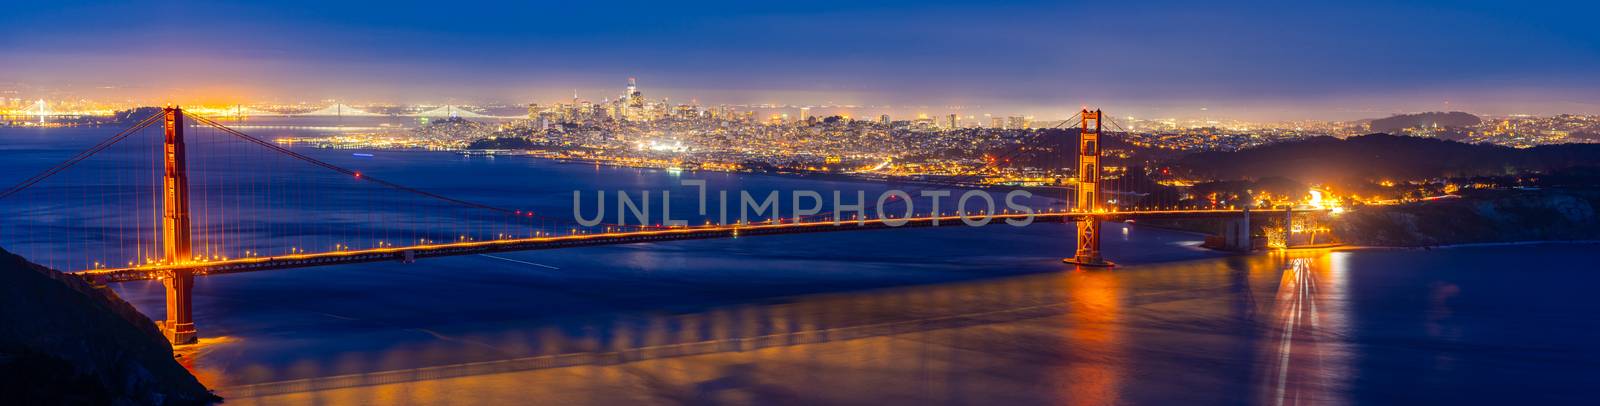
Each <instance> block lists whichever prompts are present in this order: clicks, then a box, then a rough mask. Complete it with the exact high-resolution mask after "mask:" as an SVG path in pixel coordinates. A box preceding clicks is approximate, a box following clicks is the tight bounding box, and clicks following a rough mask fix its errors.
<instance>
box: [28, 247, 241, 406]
mask: <svg viewBox="0 0 1600 406" xmlns="http://www.w3.org/2000/svg"><path fill="white" fill-rule="evenodd" d="M216 400H218V399H217V398H216V397H215V396H213V395H212V394H211V393H210V392H208V391H207V390H206V388H205V387H204V386H202V385H201V384H200V382H199V381H197V380H195V378H194V376H193V375H190V374H189V371H187V370H185V369H184V368H183V366H181V365H178V362H177V361H175V360H174V359H173V354H172V347H171V346H170V345H168V344H167V340H166V338H164V337H162V335H161V332H160V331H159V330H158V329H156V326H155V323H153V322H151V321H150V319H149V318H146V317H145V316H144V315H141V314H139V312H138V311H137V310H135V309H134V308H133V306H131V305H129V304H128V303H127V302H124V301H122V300H121V299H119V298H117V297H116V295H115V294H112V293H111V292H110V291H109V290H106V289H104V288H100V289H97V288H95V287H93V286H91V285H89V284H88V283H85V282H84V281H82V280H79V279H78V278H77V277H74V276H69V275H64V274H61V273H60V272H56V271H54V270H51V269H48V268H45V267H43V266H39V265H36V264H33V263H31V262H28V261H27V260H24V259H23V258H22V257H19V256H16V255H13V254H11V253H10V252H6V251H5V250H3V249H0V403H3V404H16V405H57V404H81V405H101V404H139V405H188V404H204V403H208V402H213V401H216Z"/></svg>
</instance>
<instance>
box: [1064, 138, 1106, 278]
mask: <svg viewBox="0 0 1600 406" xmlns="http://www.w3.org/2000/svg"><path fill="white" fill-rule="evenodd" d="M1101 114H1102V113H1101V112H1100V110H1099V109H1095V110H1094V111H1089V110H1088V109H1084V110H1083V111H1081V112H1079V113H1078V117H1080V118H1079V119H1078V125H1079V130H1080V131H1079V132H1078V182H1077V184H1076V185H1075V186H1077V189H1078V200H1077V203H1076V204H1075V207H1073V211H1076V212H1079V213H1085V214H1086V215H1085V216H1084V217H1083V218H1081V219H1079V220H1078V234H1077V245H1078V250H1077V253H1076V255H1074V256H1073V257H1072V258H1065V259H1062V260H1061V262H1065V263H1069V264H1074V265H1078V266H1083V267H1094V268H1109V267H1112V266H1115V265H1116V264H1113V263H1111V261H1107V260H1106V259H1105V258H1104V257H1101V256H1100V223H1101V222H1102V221H1105V218H1103V217H1101V216H1098V215H1096V214H1095V213H1101V212H1104V211H1105V210H1102V208H1101V207H1100V199H1102V198H1104V196H1102V195H1101V194H1100V193H1099V192H1100V170H1101V165H1100V115H1101ZM1090 121H1093V122H1094V123H1093V126H1091V125H1090ZM1069 220H1070V219H1069Z"/></svg>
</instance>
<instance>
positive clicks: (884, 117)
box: [878, 114, 889, 125]
mask: <svg viewBox="0 0 1600 406" xmlns="http://www.w3.org/2000/svg"><path fill="white" fill-rule="evenodd" d="M878 123H879V124H883V125H889V115H888V114H884V115H881V116H878Z"/></svg>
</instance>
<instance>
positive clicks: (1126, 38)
mask: <svg viewBox="0 0 1600 406" xmlns="http://www.w3.org/2000/svg"><path fill="white" fill-rule="evenodd" d="M468 3H469V2H449V1H430V2H422V3H410V2H372V3H370V4H368V3H364V2H360V1H276V2H259V3H248V2H231V1H213V2H175V1H161V0H155V1H142V2H116V3H108V2H80V1H19V2H11V3H9V4H7V5H6V6H5V7H4V8H3V9H4V11H3V13H0V82H3V83H0V85H6V86H14V87H15V86H21V87H25V88H29V87H31V88H49V89H69V92H76V93H81V94H84V95H94V96H105V95H114V96H117V97H131V98H138V99H140V100H155V99H219V98H220V99H242V100H243V101H253V100H279V101H300V100H309V101H314V100H320V99H329V98H337V99H340V100H351V101H355V102H360V101H378V100H384V101H394V102H443V101H473V102H490V101H502V102H518V103H525V102H530V101H540V102H552V101H557V100H561V99H565V98H568V97H570V95H571V93H572V91H573V90H574V89H576V90H577V91H579V92H580V94H582V95H583V96H584V97H586V98H591V99H600V98H602V97H607V96H612V95H615V94H617V93H619V92H620V88H621V87H622V85H623V83H624V82H625V80H626V78H627V77H629V76H636V77H638V78H639V80H640V85H641V87H642V88H643V89H644V90H645V92H646V96H648V97H652V98H658V97H671V98H672V99H673V100H674V101H679V100H684V101H686V100H688V99H691V98H694V99H698V100H699V101H700V102H702V103H712V104H715V103H762V102H781V103H791V104H815V103H830V102H831V103H856V104H896V105H921V106H929V107H928V108H927V109H928V110H935V111H936V110H940V109H948V108H949V107H948V106H969V107H967V109H970V110H969V111H970V112H973V113H978V114H981V113H986V112H995V113H1013V112H1025V113H1030V114H1040V115H1043V116H1054V115H1057V114H1056V113H1055V112H1059V111H1064V110H1067V109H1071V110H1076V109H1077V108H1078V107H1079V106H1080V105H1085V104H1087V105H1094V106H1104V107H1106V108H1108V109H1113V108H1115V109H1119V110H1118V111H1122V112H1127V113H1129V114H1134V113H1137V114H1146V115H1179V116H1182V115H1196V114H1199V113H1202V112H1200V110H1199V109H1201V108H1208V109H1209V111H1211V112H1213V113H1207V114H1219V115H1227V116H1234V117H1243V118H1251V117H1281V118H1290V117H1304V118H1348V117H1367V116H1377V115H1382V114H1386V113H1390V112H1399V111H1416V110H1440V109H1445V108H1450V109H1460V110H1467V111H1473V112H1479V113H1495V114H1498V113H1515V112H1529V113H1552V112H1600V24H1596V23H1595V20H1594V18H1595V16H1597V15H1600V5H1597V3H1596V2H1577V1H1573V2H1544V3H1541V2H1517V1H1403V2H1365V1H1342V2H1328V3H1322V2H1297V1H1259V2H1257V1H1227V0H1222V1H1206V2H1167V1H1151V2H1076V1H1057V2H1027V1H992V2H980V1H918V2H906V1H888V2H863V1H836V0H813V1H797V2H771V3H757V2H749V1H728V2H724V1H700V2H686V1H678V2H662V1H650V2H631V1H560V2H549V3H544V2H514V3H506V4H477V5H469V4H468ZM1447 102H1448V103H1449V104H1448V106H1447V105H1446V104H1445V103H1447ZM970 106H976V107H970Z"/></svg>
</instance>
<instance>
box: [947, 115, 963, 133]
mask: <svg viewBox="0 0 1600 406" xmlns="http://www.w3.org/2000/svg"><path fill="white" fill-rule="evenodd" d="M948 118H949V120H948V121H947V122H946V123H945V124H946V125H948V126H949V128H950V129H952V130H954V129H956V128H959V127H960V125H959V124H960V123H961V121H960V120H959V119H958V118H957V117H956V115H955V114H951V115H950V116H949V117H948Z"/></svg>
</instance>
